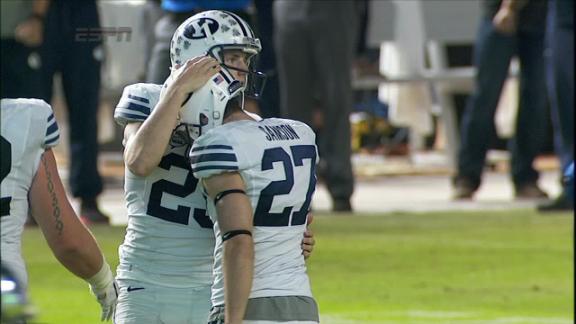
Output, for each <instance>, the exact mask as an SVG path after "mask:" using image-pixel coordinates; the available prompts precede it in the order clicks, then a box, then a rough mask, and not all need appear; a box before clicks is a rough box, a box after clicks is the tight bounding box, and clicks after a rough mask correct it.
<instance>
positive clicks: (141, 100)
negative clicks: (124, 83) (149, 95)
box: [128, 94, 150, 104]
mask: <svg viewBox="0 0 576 324" xmlns="http://www.w3.org/2000/svg"><path fill="white" fill-rule="evenodd" d="M128 98H129V99H134V100H137V101H140V102H143V103H147V104H149V103H150V100H148V99H146V98H143V97H138V96H135V95H131V94H128Z"/></svg>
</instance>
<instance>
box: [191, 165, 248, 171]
mask: <svg viewBox="0 0 576 324" xmlns="http://www.w3.org/2000/svg"><path fill="white" fill-rule="evenodd" d="M204 170H238V166H237V165H207V166H201V167H197V168H194V167H192V172H193V173H196V172H200V171H204Z"/></svg>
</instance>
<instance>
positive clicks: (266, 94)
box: [254, 0, 280, 118]
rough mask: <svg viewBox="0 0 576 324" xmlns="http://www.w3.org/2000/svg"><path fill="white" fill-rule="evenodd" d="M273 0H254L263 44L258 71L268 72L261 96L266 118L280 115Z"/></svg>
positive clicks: (261, 108) (257, 24)
mask: <svg viewBox="0 0 576 324" xmlns="http://www.w3.org/2000/svg"><path fill="white" fill-rule="evenodd" d="M273 3H274V1H271V0H254V7H255V8H256V12H257V15H256V21H257V23H256V26H257V27H258V30H257V31H256V34H257V35H258V38H260V42H261V44H262V52H260V55H258V58H257V59H258V71H262V72H264V73H266V76H267V79H266V87H265V88H264V91H263V93H262V95H261V97H260V102H259V104H260V113H261V115H262V117H264V118H270V117H280V93H279V89H278V70H277V68H276V57H275V55H276V54H275V51H274V20H273V19H272V5H273Z"/></svg>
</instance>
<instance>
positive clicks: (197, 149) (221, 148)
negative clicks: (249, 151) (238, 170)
mask: <svg viewBox="0 0 576 324" xmlns="http://www.w3.org/2000/svg"><path fill="white" fill-rule="evenodd" d="M216 149H219V150H232V149H233V148H232V146H229V145H207V146H199V147H195V148H193V149H192V152H197V151H202V150H216Z"/></svg>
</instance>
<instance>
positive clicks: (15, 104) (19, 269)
mask: <svg viewBox="0 0 576 324" xmlns="http://www.w3.org/2000/svg"><path fill="white" fill-rule="evenodd" d="M0 107H1V114H0V116H1V119H2V125H1V126H2V128H1V135H2V138H1V147H0V149H1V151H2V155H1V156H2V167H1V174H2V179H1V180H2V183H1V187H2V188H1V189H2V190H1V192H2V199H1V208H0V209H1V214H0V222H1V223H0V225H1V226H0V228H1V230H2V241H1V243H2V244H1V245H0V246H1V248H2V253H1V254H0V255H1V259H2V265H3V266H6V267H7V268H8V269H10V270H11V271H12V272H13V273H14V275H15V276H16V277H17V281H18V282H19V283H20V284H21V285H22V286H23V290H24V291H25V290H26V287H27V284H28V274H27V271H26V265H25V263H24V260H23V258H22V253H21V244H22V243H21V240H22V232H23V230H24V223H25V222H26V218H27V217H28V215H29V214H30V215H31V216H32V217H34V219H35V220H36V222H37V223H38V225H39V226H40V228H41V229H42V233H43V234H44V237H45V238H46V241H47V242H48V246H49V247H50V249H51V250H52V252H53V253H54V256H55V257H56V258H57V259H58V261H59V262H60V263H61V264H62V265H64V266H65V267H66V269H68V270H69V271H70V272H72V273H73V274H74V275H76V276H77V277H79V278H82V279H84V280H86V281H87V282H88V283H89V285H90V290H91V291H92V293H93V294H94V295H95V296H96V297H97V299H98V302H99V303H100V305H101V307H102V317H101V319H102V320H109V319H110V318H111V317H112V314H113V313H114V308H115V306H116V298H117V296H118V295H117V291H116V284H115V282H114V276H113V274H112V271H111V270H110V266H109V265H108V263H107V262H106V259H105V258H104V256H103V255H102V252H101V251H100V248H99V247H98V244H97V243H96V241H95V239H94V237H93V236H92V234H91V233H90V231H89V230H88V229H87V228H86V227H85V226H84V225H82V223H81V222H80V220H79V219H78V216H76V213H75V212H74V209H72V206H70V203H69V202H68V198H67V197H66V192H65V191H64V186H63V185H62V182H61V180H60V176H59V175H58V166H57V165H56V160H55V159H54V154H53V153H52V147H54V146H56V145H57V144H58V140H59V135H60V132H59V130H58V124H57V123H56V119H55V118H54V114H53V112H52V107H50V105H48V104H47V103H45V102H44V101H42V100H38V99H2V101H1V104H0ZM2 297H3V298H2V299H4V283H3V284H2ZM3 302H4V300H3ZM63 306H64V305H63ZM2 312H4V308H2ZM2 315H4V314H2Z"/></svg>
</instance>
